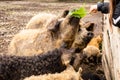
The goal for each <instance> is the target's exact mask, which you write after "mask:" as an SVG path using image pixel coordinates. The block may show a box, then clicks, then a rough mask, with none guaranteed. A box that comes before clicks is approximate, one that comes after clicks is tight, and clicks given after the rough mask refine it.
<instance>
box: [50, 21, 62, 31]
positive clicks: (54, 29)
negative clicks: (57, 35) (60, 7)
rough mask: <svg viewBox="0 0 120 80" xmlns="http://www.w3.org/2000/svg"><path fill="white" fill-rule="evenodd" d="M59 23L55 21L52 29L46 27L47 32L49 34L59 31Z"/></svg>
mask: <svg viewBox="0 0 120 80" xmlns="http://www.w3.org/2000/svg"><path fill="white" fill-rule="evenodd" d="M60 23H61V21H57V22H56V24H55V25H54V26H52V27H48V30H49V31H51V32H57V31H58V30H59V27H60Z"/></svg>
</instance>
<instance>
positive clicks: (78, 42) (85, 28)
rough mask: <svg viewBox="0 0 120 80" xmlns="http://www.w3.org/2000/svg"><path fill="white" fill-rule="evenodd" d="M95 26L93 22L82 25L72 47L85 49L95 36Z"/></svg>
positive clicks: (78, 49) (79, 50)
mask: <svg viewBox="0 0 120 80" xmlns="http://www.w3.org/2000/svg"><path fill="white" fill-rule="evenodd" d="M93 28H94V24H93V23H87V24H84V25H80V26H79V29H78V31H77V32H76V35H75V40H74V42H73V43H72V48H75V49H76V51H77V52H81V50H83V49H84V48H85V47H86V46H87V44H88V43H89V41H90V40H91V39H92V38H93V36H94V34H93Z"/></svg>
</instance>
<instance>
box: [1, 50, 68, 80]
mask: <svg viewBox="0 0 120 80" xmlns="http://www.w3.org/2000/svg"><path fill="white" fill-rule="evenodd" d="M62 54H63V53H62V51H60V50H59V49H55V50H53V51H49V52H47V53H45V54H41V55H38V56H31V57H30V56H29V57H25V56H22V57H20V56H7V55H2V56H0V80H21V79H23V78H25V77H29V76H31V75H40V74H45V73H55V72H61V71H63V70H65V69H66V66H65V65H64V64H63V63H62V60H61V56H62Z"/></svg>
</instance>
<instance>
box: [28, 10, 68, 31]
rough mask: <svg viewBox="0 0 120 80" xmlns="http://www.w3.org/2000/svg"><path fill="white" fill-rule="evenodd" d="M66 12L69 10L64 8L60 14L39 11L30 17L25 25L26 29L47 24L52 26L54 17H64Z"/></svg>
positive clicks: (42, 26)
mask: <svg viewBox="0 0 120 80" xmlns="http://www.w3.org/2000/svg"><path fill="white" fill-rule="evenodd" d="M68 13H69V10H65V11H64V12H63V13H62V15H60V16H57V15H55V14H51V13H45V12H42V13H39V14H37V15H35V16H33V17H32V18H31V19H30V21H29V22H28V23H27V25H26V29H40V28H46V27H47V26H49V27H50V26H53V25H54V24H55V23H56V22H55V20H56V18H59V19H62V18H65V17H66V16H67V15H68Z"/></svg>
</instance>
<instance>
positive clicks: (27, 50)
mask: <svg viewBox="0 0 120 80" xmlns="http://www.w3.org/2000/svg"><path fill="white" fill-rule="evenodd" d="M79 21H80V19H79V18H76V17H73V16H71V15H67V16H66V17H65V18H64V19H63V20H62V21H58V20H57V19H56V21H55V22H56V24H55V25H53V27H50V28H49V29H26V30H22V31H20V32H19V33H18V34H16V35H15V36H14V37H13V39H12V41H11V42H10V45H9V48H8V54H10V55H11V54H12V55H18V56H32V55H38V54H40V53H45V52H47V51H49V50H53V49H55V48H59V47H61V46H64V47H66V48H70V47H71V45H72V43H73V41H74V39H75V35H76V31H77V29H78V27H79Z"/></svg>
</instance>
